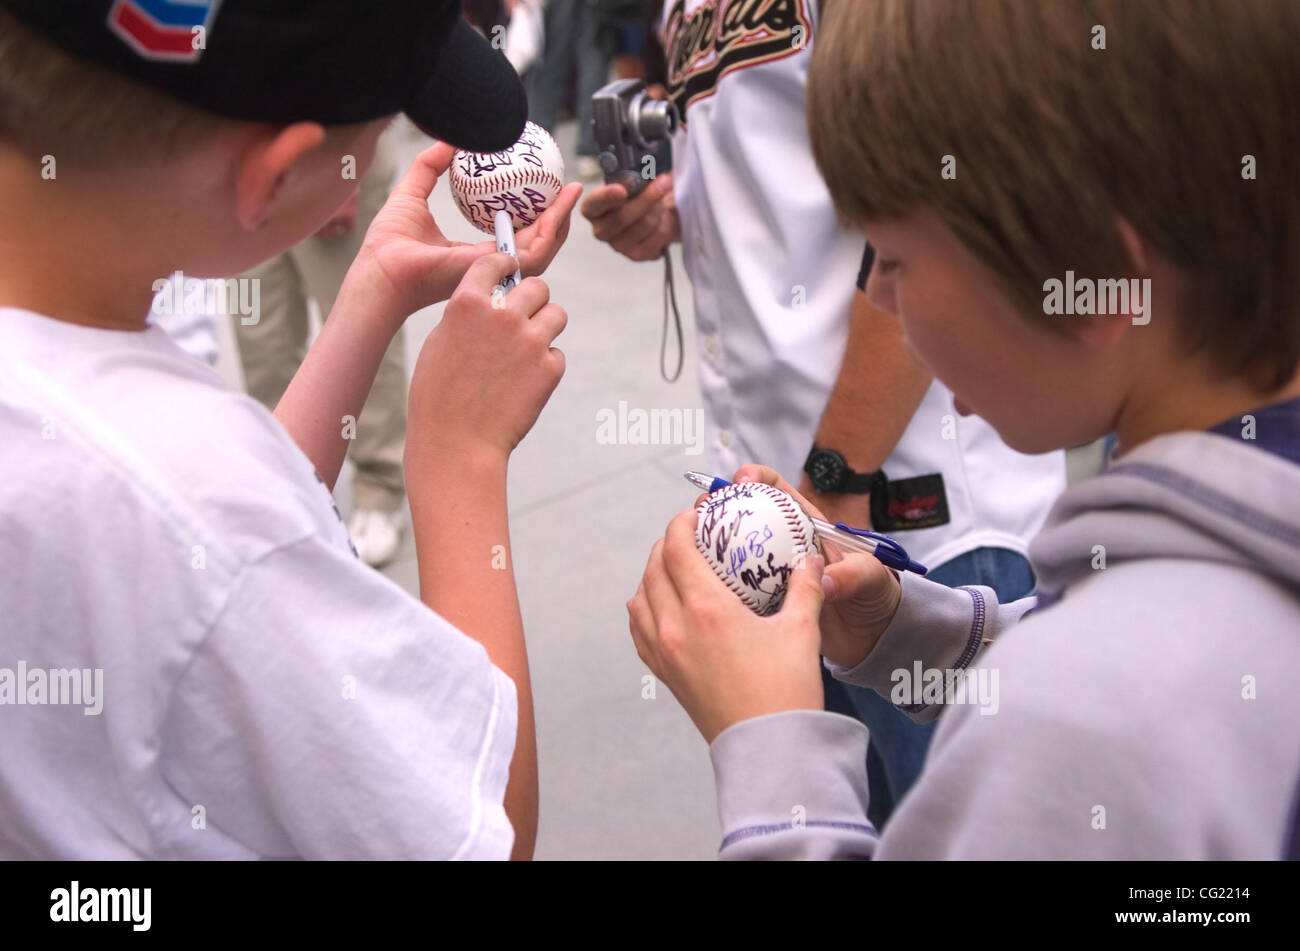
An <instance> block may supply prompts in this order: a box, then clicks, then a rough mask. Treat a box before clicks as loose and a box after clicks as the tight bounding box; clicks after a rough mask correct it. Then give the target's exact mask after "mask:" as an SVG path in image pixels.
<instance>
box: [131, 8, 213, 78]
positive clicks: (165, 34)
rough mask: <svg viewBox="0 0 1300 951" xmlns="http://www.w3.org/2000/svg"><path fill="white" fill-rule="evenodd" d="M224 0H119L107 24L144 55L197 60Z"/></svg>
mask: <svg viewBox="0 0 1300 951" xmlns="http://www.w3.org/2000/svg"><path fill="white" fill-rule="evenodd" d="M219 6H221V0H116V2H115V3H114V4H113V6H112V8H111V9H110V10H109V11H108V28H109V29H110V30H112V31H113V32H114V33H116V34H117V35H118V36H119V37H121V38H122V40H123V41H124V42H125V43H126V44H127V45H128V46H130V47H131V48H132V49H133V50H135V51H136V52H137V53H139V54H140V55H141V56H142V57H144V58H145V59H156V60H165V61H169V62H175V63H194V62H198V59H199V57H201V56H202V55H203V47H202V46H201V45H200V44H199V41H198V37H200V36H205V35H206V34H207V31H208V28H209V27H210V26H211V25H212V19H213V17H215V16H216V14H217V8H218V7H219Z"/></svg>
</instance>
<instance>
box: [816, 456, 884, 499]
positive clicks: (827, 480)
mask: <svg viewBox="0 0 1300 951" xmlns="http://www.w3.org/2000/svg"><path fill="white" fill-rule="evenodd" d="M803 471H804V472H806V473H808V478H809V479H810V480H811V481H812V484H813V488H814V489H816V490H817V491H818V492H845V493H848V494H850V495H867V494H868V493H870V492H871V490H872V488H873V487H875V485H876V484H877V483H878V482H880V480H881V476H883V475H884V473H883V472H880V471H876V472H854V471H853V470H852V469H850V468H849V464H848V463H847V462H846V461H845V460H844V457H843V456H842V455H840V454H839V453H838V452H836V451H835V450H834V449H818V448H817V447H816V446H813V448H812V452H810V453H808V461H807V462H805V463H804V464H803Z"/></svg>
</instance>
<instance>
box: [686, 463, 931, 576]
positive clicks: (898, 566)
mask: <svg viewBox="0 0 1300 951" xmlns="http://www.w3.org/2000/svg"><path fill="white" fill-rule="evenodd" d="M686 481H687V482H689V483H691V485H694V486H697V487H698V488H701V489H703V490H704V491H705V492H709V493H713V492H717V491H718V490H719V489H725V488H726V487H727V486H729V485H731V483H730V482H728V481H727V480H726V479H720V478H718V477H717V476H710V475H705V474H704V473H703V472H688V473H686ZM804 514H805V515H807V514H808V513H806V512H805V513H804ZM808 518H809V519H810V520H811V521H812V523H813V533H814V534H815V535H816V536H817V537H818V538H820V539H822V540H824V541H829V542H834V543H835V544H836V545H839V546H840V547H841V548H847V549H849V550H850V551H861V552H866V553H867V554H869V555H875V556H876V559H877V560H878V561H879V562H880V563H881V564H882V565H886V566H887V567H890V568H893V569H895V570H897V571H914V572H916V573H917V574H918V575H923V574H925V573H926V572H927V571H928V570H929V569H928V568H926V567H925V565H922V564H918V563H917V562H915V561H913V560H912V559H911V558H910V557H909V556H908V554H907V550H906V549H904V548H903V546H902V545H900V544H898V542H896V541H894V540H893V539H892V538H890V537H889V536H888V535H881V534H879V533H877V532H869V531H867V530H866V529H865V528H850V527H849V526H848V525H845V524H844V523H843V522H836V523H835V524H834V525H832V524H831V523H830V522H828V521H826V520H825V519H821V518H815V517H814V516H812V515H808Z"/></svg>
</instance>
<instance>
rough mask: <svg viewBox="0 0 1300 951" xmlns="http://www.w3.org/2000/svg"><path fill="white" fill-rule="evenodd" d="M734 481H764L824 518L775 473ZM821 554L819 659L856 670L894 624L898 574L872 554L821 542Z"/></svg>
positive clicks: (741, 472) (749, 472)
mask: <svg viewBox="0 0 1300 951" xmlns="http://www.w3.org/2000/svg"><path fill="white" fill-rule="evenodd" d="M733 481H735V482H765V483H767V484H768V485H772V486H776V487H777V488H778V489H780V490H781V491H782V492H786V493H789V494H790V495H792V496H794V498H795V500H796V501H797V502H798V503H799V504H800V505H801V506H803V508H804V511H806V512H807V513H808V514H809V515H813V516H816V517H817V518H825V515H823V514H822V513H821V512H820V511H818V509H817V507H816V506H815V505H813V504H812V503H811V502H809V501H808V500H807V499H806V498H804V496H802V495H800V494H799V492H798V490H797V489H795V488H794V486H792V485H790V483H788V482H786V481H785V480H784V479H782V478H781V476H780V475H779V474H778V473H777V471H776V470H775V469H770V468H768V467H767V466H756V465H749V466H741V467H740V468H739V469H738V470H736V475H735V477H734V479H733ZM822 548H823V550H824V551H825V552H826V560H827V565H826V572H825V580H824V581H823V582H822V585H823V587H824V588H825V591H826V606H825V608H824V609H823V610H822V615H821V632H822V643H821V652H822V656H824V657H827V658H829V659H830V660H831V661H833V662H835V663H837V664H839V665H841V666H842V667H854V666H857V665H858V664H859V663H861V662H862V660H863V659H864V658H865V657H866V656H867V655H868V654H870V653H871V651H872V649H873V648H874V647H875V646H876V642H877V641H878V640H880V636H881V635H882V634H884V633H885V628H887V627H889V622H890V621H892V620H893V619H894V614H895V612H897V611H898V605H899V603H900V602H901V600H902V596H903V592H902V588H901V586H900V585H899V583H898V575H896V574H895V573H894V572H893V571H892V570H891V569H889V568H886V567H885V566H884V565H883V564H881V563H880V562H879V561H877V560H876V559H875V558H874V557H873V556H872V555H867V554H863V553H861V552H847V553H846V552H844V551H842V550H841V549H840V548H839V547H837V546H836V545H835V544H834V542H831V543H829V544H828V543H826V542H823V543H822Z"/></svg>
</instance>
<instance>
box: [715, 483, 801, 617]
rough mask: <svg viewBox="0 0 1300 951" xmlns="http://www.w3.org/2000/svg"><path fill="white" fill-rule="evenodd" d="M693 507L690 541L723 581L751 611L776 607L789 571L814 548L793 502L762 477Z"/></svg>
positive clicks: (769, 611)
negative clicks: (694, 522) (695, 518)
mask: <svg viewBox="0 0 1300 951" xmlns="http://www.w3.org/2000/svg"><path fill="white" fill-rule="evenodd" d="M695 511H696V514H697V515H698V516H699V523H698V524H697V525H696V527H695V544H696V546H697V547H698V548H699V549H700V553H701V554H703V555H704V557H705V560H707V561H708V562H709V564H710V565H712V566H713V570H714V571H715V572H716V573H717V575H718V577H719V578H721V579H722V581H723V583H724V584H726V586H727V587H728V588H730V589H731V590H732V591H734V592H735V593H736V595H737V596H738V597H739V598H740V600H742V601H744V602H745V604H747V605H749V607H750V608H751V609H752V610H753V611H754V612H755V613H757V614H763V615H767V614H775V613H776V612H777V611H778V610H780V608H781V604H782V602H784V601H785V591H786V585H787V583H788V582H789V580H790V574H791V572H793V571H794V569H795V568H796V567H798V565H799V563H800V562H801V561H802V560H803V558H804V556H805V555H809V554H815V553H816V552H817V548H816V542H815V541H814V539H813V524H812V520H811V519H809V518H808V515H807V514H806V513H805V512H804V510H803V509H802V508H800V506H799V503H798V502H796V501H795V500H794V499H793V498H791V497H790V496H789V495H787V494H786V493H785V492H782V491H781V490H780V489H778V488H775V487H773V486H770V485H766V484H764V483H762V482H738V483H736V484H734V485H729V486H726V487H725V488H721V489H719V490H718V491H717V492H714V493H713V494H712V495H710V496H709V497H708V498H707V499H705V500H704V501H702V502H701V503H700V504H699V507H698V508H697V509H696V510H695Z"/></svg>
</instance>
